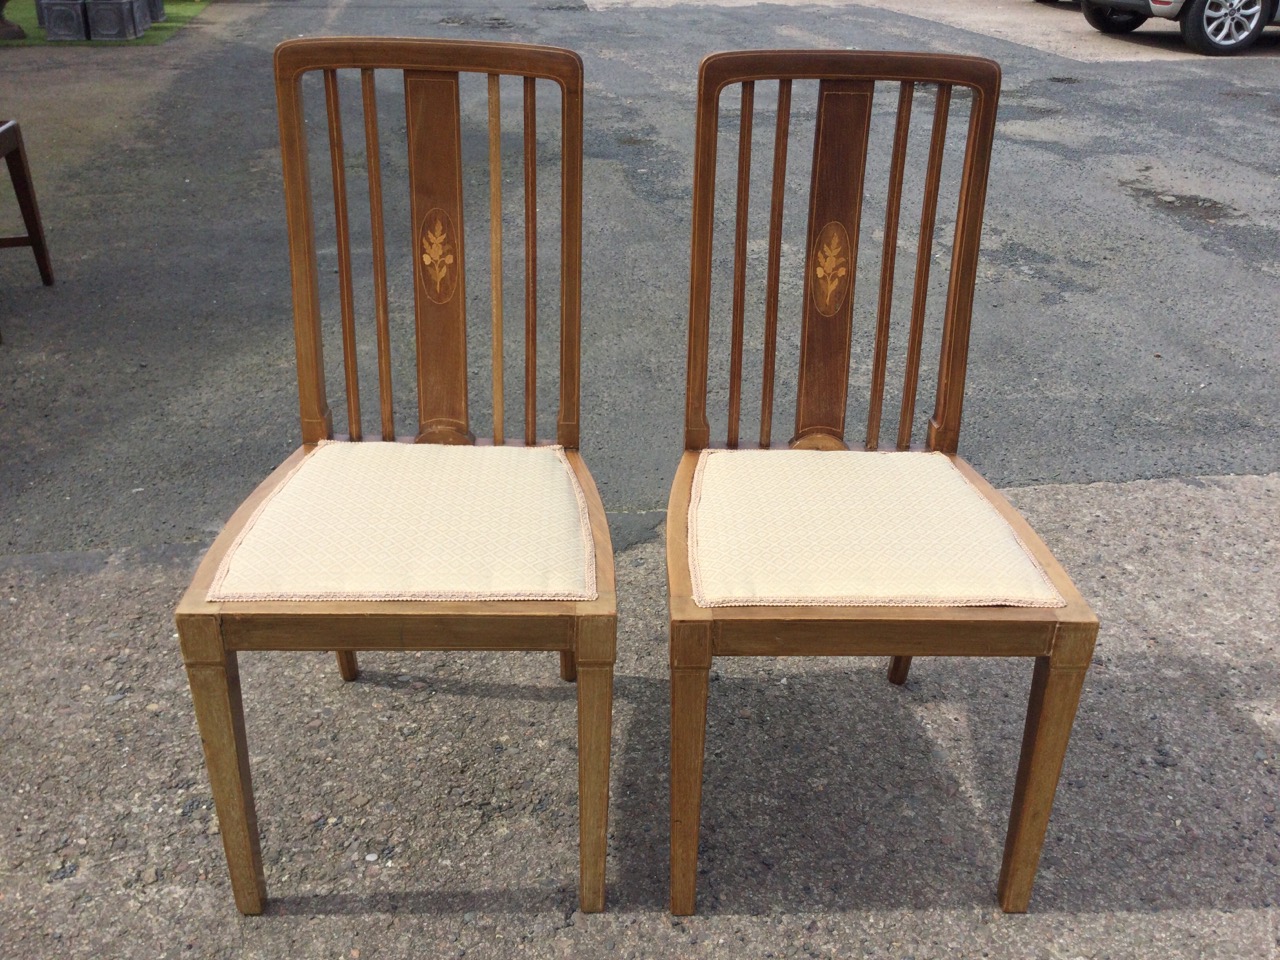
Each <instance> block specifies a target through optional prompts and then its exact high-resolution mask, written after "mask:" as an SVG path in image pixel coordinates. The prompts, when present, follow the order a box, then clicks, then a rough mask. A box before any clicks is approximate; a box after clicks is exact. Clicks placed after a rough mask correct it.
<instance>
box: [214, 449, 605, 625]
mask: <svg viewBox="0 0 1280 960" xmlns="http://www.w3.org/2000/svg"><path fill="white" fill-rule="evenodd" d="M595 579H596V578H595V546H594V544H593V542H592V538H591V523H590V520H589V518H588V516H587V507H586V501H585V499H584V498H583V494H582V488H581V487H580V486H579V484H578V481H577V478H576V477H575V476H574V474H573V470H572V469H571V468H570V467H569V464H568V461H567V460H566V459H565V455H564V451H563V449H562V448H561V447H553V446H548V447H516V446H503V447H472V446H443V445H439V444H412V445H411V444H403V443H342V442H336V443H335V442H326V443H322V444H320V445H318V446H317V447H316V449H315V451H314V452H313V453H312V454H311V455H310V456H308V457H306V458H305V459H304V460H303V461H302V462H301V463H300V464H299V465H298V467H297V468H296V469H295V470H293V471H292V472H291V473H290V474H289V475H288V476H286V477H285V478H284V479H283V480H282V481H281V482H280V484H279V485H278V486H277V487H276V489H275V490H274V491H273V492H272V493H271V494H270V496H269V497H268V498H267V499H266V500H265V501H264V502H263V504H262V506H261V507H259V508H258V510H257V512H256V513H255V514H254V516H253V517H252V518H251V519H250V521H249V522H248V523H247V524H246V525H245V527H244V529H243V530H241V532H240V535H239V536H238V537H237V538H236V542H235V544H234V546H232V548H231V549H230V550H229V551H228V552H227V554H226V556H225V557H224V558H223V561H222V564H221V566H220V567H219V569H218V573H217V576H216V577H215V578H214V581H213V584H212V586H211V587H210V590H209V595H208V599H209V600H215V601H216V600H221V601H235V600H594V599H595V598H596V583H595Z"/></svg>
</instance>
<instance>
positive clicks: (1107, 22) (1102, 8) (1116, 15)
mask: <svg viewBox="0 0 1280 960" xmlns="http://www.w3.org/2000/svg"><path fill="white" fill-rule="evenodd" d="M1257 2H1258V3H1261V2H1262V0H1257ZM1080 10H1081V12H1083V13H1084V18H1085V20H1087V21H1088V23H1089V26H1091V27H1093V29H1095V30H1100V31H1101V32H1103V33H1132V32H1133V31H1134V30H1137V29H1138V28H1139V27H1140V26H1142V25H1143V24H1144V23H1146V22H1147V20H1148V19H1150V18H1149V17H1145V16H1143V15H1142V14H1141V13H1134V12H1133V11H1132V10H1114V9H1112V8H1111V7H1108V6H1107V5H1106V4H1103V3H1093V2H1092V0H1080Z"/></svg>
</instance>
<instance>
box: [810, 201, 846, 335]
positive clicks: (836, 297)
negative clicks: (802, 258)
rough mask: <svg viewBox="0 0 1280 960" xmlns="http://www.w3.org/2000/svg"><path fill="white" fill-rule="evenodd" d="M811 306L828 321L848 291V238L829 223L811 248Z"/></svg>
mask: <svg viewBox="0 0 1280 960" xmlns="http://www.w3.org/2000/svg"><path fill="white" fill-rule="evenodd" d="M809 269H811V270H812V271H813V278H812V279H813V288H812V289H813V305H814V306H815V307H817V308H818V312H819V313H820V314H822V315H823V316H824V317H830V316H833V315H834V314H835V312H836V311H837V310H839V309H840V305H841V304H842V303H844V297H845V294H846V293H847V292H848V290H849V283H850V280H851V278H850V276H849V234H847V233H846V232H845V229H844V227H843V226H842V225H841V224H840V223H838V222H837V221H835V220H832V221H831V222H830V223H828V224H827V225H826V226H825V227H823V228H822V232H821V233H819V234H818V240H817V242H816V243H815V244H814V245H813V259H812V260H811V262H810V268H809Z"/></svg>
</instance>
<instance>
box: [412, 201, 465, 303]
mask: <svg viewBox="0 0 1280 960" xmlns="http://www.w3.org/2000/svg"><path fill="white" fill-rule="evenodd" d="M421 258H422V275H423V278H424V280H425V286H426V290H427V297H428V298H429V299H431V300H432V301H433V302H435V303H448V302H449V301H450V300H451V299H453V292H454V290H456V289H457V286H458V264H457V232H456V231H455V230H454V226H453V221H452V220H451V219H450V218H449V215H448V214H447V213H445V212H444V211H443V210H441V209H439V208H438V207H437V208H435V209H433V210H431V211H430V212H429V213H428V214H427V219H426V220H425V221H424V223H423V227H422V254H421Z"/></svg>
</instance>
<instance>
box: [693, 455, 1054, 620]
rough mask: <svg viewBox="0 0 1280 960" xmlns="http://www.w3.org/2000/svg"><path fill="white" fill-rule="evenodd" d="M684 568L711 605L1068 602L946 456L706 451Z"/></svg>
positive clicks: (702, 602)
mask: <svg viewBox="0 0 1280 960" xmlns="http://www.w3.org/2000/svg"><path fill="white" fill-rule="evenodd" d="M689 568H690V573H691V575H692V578H693V598H694V601H695V602H696V603H697V604H698V605H699V606H703V607H723V606H743V605H765V606H803V605H834V606H869V605H884V606H995V605H1005V606H1015V607H1061V606H1063V605H1064V603H1065V601H1063V599H1062V596H1061V595H1060V594H1059V593H1058V591H1057V590H1055V589H1054V587H1053V584H1051V583H1050V582H1049V579H1048V577H1047V576H1046V575H1045V572H1044V570H1043V569H1042V568H1041V567H1040V565H1039V564H1038V563H1037V562H1036V561H1035V559H1034V558H1033V557H1032V556H1031V554H1030V553H1029V552H1028V551H1027V548H1026V547H1025V546H1024V545H1023V543H1022V541H1021V540H1020V539H1019V538H1018V536H1017V534H1016V533H1014V531H1013V528H1012V527H1010V526H1009V523H1008V521H1007V520H1005V519H1004V517H1002V516H1001V515H1000V513H999V511H997V510H996V509H995V507H993V506H992V505H991V503H990V502H989V501H988V500H987V499H986V498H985V497H984V496H983V495H982V494H981V493H979V492H978V491H977V490H976V489H974V487H973V485H972V484H970V483H969V481H968V480H966V479H965V477H964V475H963V474H961V473H960V471H959V470H957V469H956V468H955V466H954V465H953V464H952V463H951V461H950V459H949V458H948V457H946V456H945V455H944V454H941V453H923V452H906V453H871V452H867V451H850V450H842V451H818V450H704V451H703V452H702V455H701V457H700V459H699V461H698V468H697V472H696V474H695V475H694V481H693V496H692V499H691V501H690V504H689Z"/></svg>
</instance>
